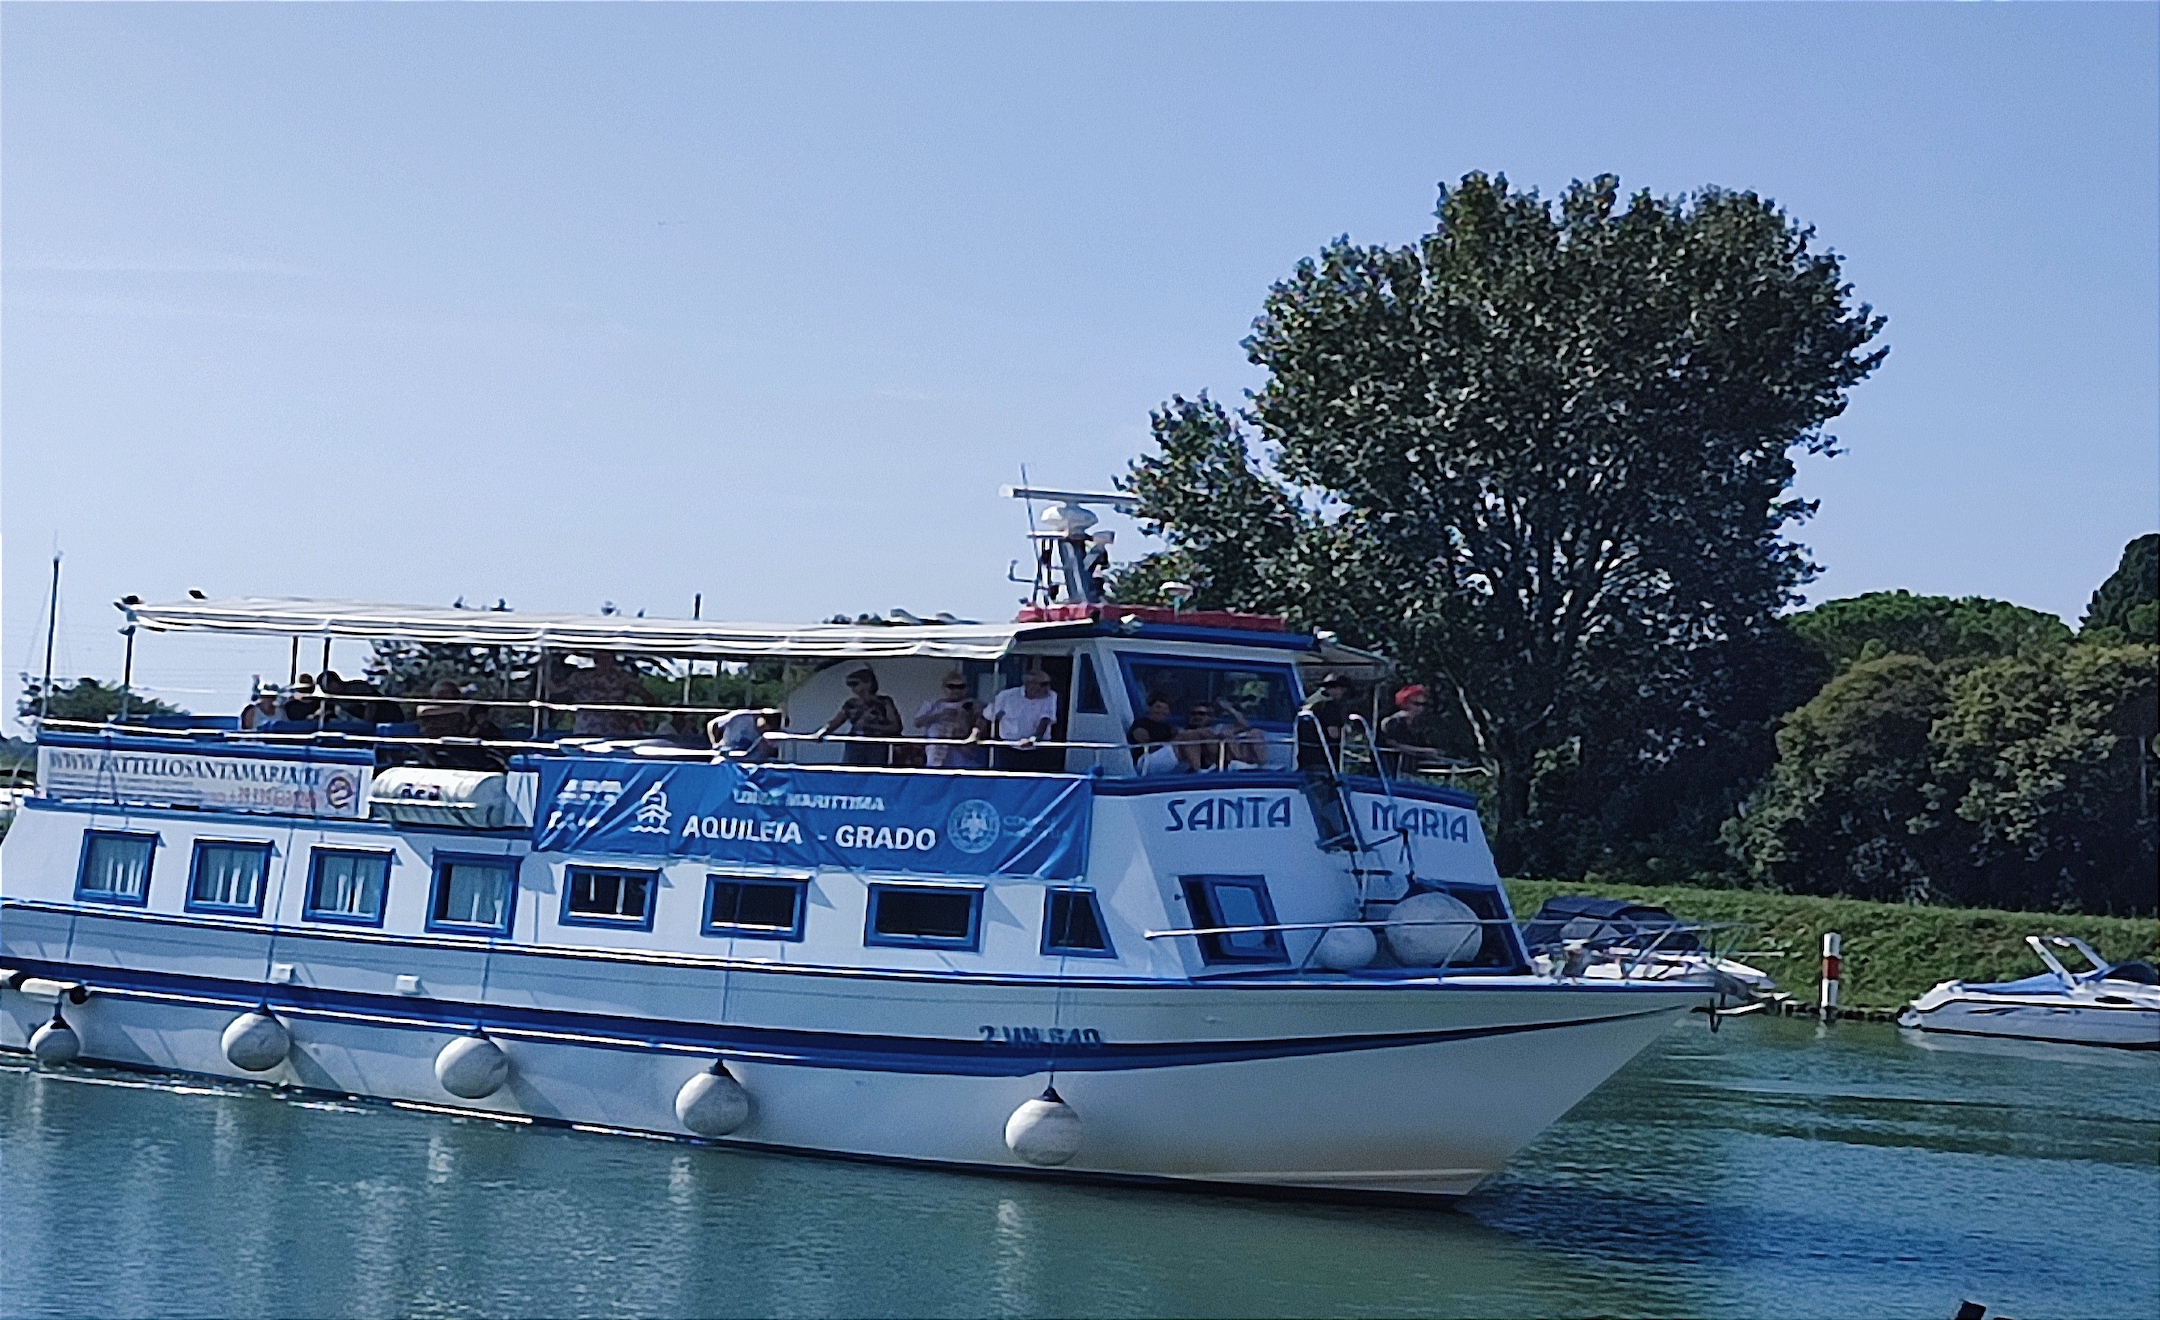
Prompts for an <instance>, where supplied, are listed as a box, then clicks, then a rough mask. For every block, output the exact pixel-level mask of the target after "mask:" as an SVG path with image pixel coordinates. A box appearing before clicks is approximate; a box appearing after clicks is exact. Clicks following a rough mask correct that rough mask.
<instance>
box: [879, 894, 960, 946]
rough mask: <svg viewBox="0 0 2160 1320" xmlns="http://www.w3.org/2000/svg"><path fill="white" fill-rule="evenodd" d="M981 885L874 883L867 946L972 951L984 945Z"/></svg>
mask: <svg viewBox="0 0 2160 1320" xmlns="http://www.w3.org/2000/svg"><path fill="white" fill-rule="evenodd" d="M982 896H983V891H982V889H981V888H980V887H979V886H973V885H968V886H962V885H872V886H870V913H869V917H868V919H867V920H866V921H865V922H864V927H863V943H865V944H874V945H887V946H892V947H896V948H915V949H951V950H955V951H957V952H961V953H973V952H975V951H976V949H977V948H978V947H979V946H980V944H981V941H982Z"/></svg>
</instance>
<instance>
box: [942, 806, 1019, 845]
mask: <svg viewBox="0 0 2160 1320" xmlns="http://www.w3.org/2000/svg"><path fill="white" fill-rule="evenodd" d="M1004 827H1005V825H1004V822H1003V821H1002V820H1000V819H999V817H998V809H997V808H996V807H995V806H993V805H992V804H990V803H988V802H985V801H983V800H982V799H981V798H969V799H968V800H967V801H965V802H963V803H961V804H960V805H959V806H957V807H954V808H953V809H952V814H951V815H949V816H947V817H946V818H945V837H946V838H947V839H948V840H950V841H951V842H952V846H953V847H955V848H958V849H959V850H960V851H961V852H964V853H979V852H983V851H986V850H987V849H988V848H989V847H990V845H991V844H993V843H996V842H997V841H998V834H999V833H1000V832H1001V831H1002V830H1003V829H1004Z"/></svg>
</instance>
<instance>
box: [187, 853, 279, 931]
mask: <svg viewBox="0 0 2160 1320" xmlns="http://www.w3.org/2000/svg"><path fill="white" fill-rule="evenodd" d="M269 876H270V845H269V844H268V843H264V842H258V841H255V840H249V839H197V840H196V841H195V864H194V866H192V867H191V868H189V870H188V891H187V910H188V911H190V912H223V913H226V914H229V915H234V916H248V917H259V916H261V915H262V908H263V890H264V889H265V888H266V887H267V884H266V882H267V881H268V879H269Z"/></svg>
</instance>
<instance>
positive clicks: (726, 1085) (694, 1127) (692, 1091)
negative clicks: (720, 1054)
mask: <svg viewBox="0 0 2160 1320" xmlns="http://www.w3.org/2000/svg"><path fill="white" fill-rule="evenodd" d="M675 1117H676V1118H678V1119H680V1120H682V1125H683V1126H684V1127H686V1128H689V1129H690V1130H691V1131H692V1132H695V1133H697V1134H698V1135H699V1136H701V1137H724V1136H726V1135H727V1134H728V1133H730V1132H733V1131H734V1130H735V1129H737V1128H739V1127H741V1126H742V1125H743V1124H745V1123H747V1122H749V1121H750V1093H749V1092H748V1091H746V1090H744V1089H743V1084H742V1083H741V1082H738V1081H736V1080H735V1075H734V1074H733V1073H730V1072H729V1071H728V1070H727V1065H726V1064H725V1063H722V1062H721V1061H719V1060H717V1059H715V1060H714V1061H713V1066H712V1067H711V1068H709V1069H707V1070H706V1071H704V1072H701V1073H699V1074H698V1075H697V1076H695V1077H692V1078H691V1079H690V1080H689V1081H687V1082H684V1083H683V1084H682V1089H681V1090H680V1091H677V1092H676V1093H675Z"/></svg>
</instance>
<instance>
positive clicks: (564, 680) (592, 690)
mask: <svg viewBox="0 0 2160 1320" xmlns="http://www.w3.org/2000/svg"><path fill="white" fill-rule="evenodd" d="M548 660H549V666H548V667H549V673H548V696H549V697H550V698H551V699H552V700H554V701H558V702H561V703H562V704H564V705H568V706H578V707H585V706H650V705H651V704H652V693H650V692H647V691H646V690H645V684H644V683H642V682H640V681H639V680H638V676H637V675H636V674H634V673H632V672H631V671H630V670H628V669H625V668H624V667H623V666H622V664H621V662H620V661H618V660H617V659H616V658H615V655H614V653H613V652H610V651H597V652H595V653H594V654H593V658H592V668H590V669H572V668H570V666H569V665H568V664H567V663H566V662H565V660H564V659H563V658H562V657H560V656H550V657H548ZM570 732H571V733H572V734H574V735H576V736H578V737H581V738H637V737H641V736H643V734H644V732H645V717H644V716H642V715H639V714H638V713H637V712H636V711H631V710H586V709H580V710H579V711H578V712H577V715H576V717H575V718H574V719H573V720H572V721H571V724H570Z"/></svg>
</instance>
